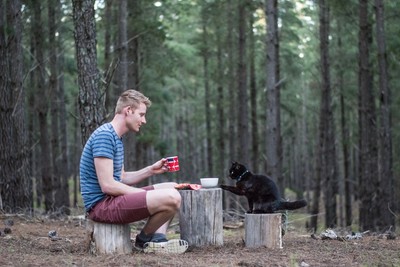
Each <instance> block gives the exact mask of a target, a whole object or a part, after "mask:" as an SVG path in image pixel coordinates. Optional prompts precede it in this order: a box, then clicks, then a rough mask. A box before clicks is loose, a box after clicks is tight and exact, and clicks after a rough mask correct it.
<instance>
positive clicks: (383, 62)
mask: <svg viewBox="0 0 400 267" xmlns="http://www.w3.org/2000/svg"><path fill="white" fill-rule="evenodd" d="M375 15H376V43H377V46H378V66H379V93H380V97H379V102H380V125H379V175H380V181H381V184H382V191H381V196H380V197H379V198H378V199H380V201H381V203H380V204H378V205H379V206H380V207H381V209H380V210H381V218H380V220H379V229H380V230H387V229H389V228H390V227H393V228H392V230H393V231H394V230H395V227H396V220H395V216H394V213H393V210H395V202H394V178H393V152H392V114H391V101H390V99H391V90H390V87H389V78H388V66H387V56H386V40H385V21H384V4H383V1H382V0H375Z"/></svg>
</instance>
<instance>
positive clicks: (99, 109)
mask: <svg viewBox="0 0 400 267" xmlns="http://www.w3.org/2000/svg"><path fill="white" fill-rule="evenodd" d="M72 4H73V20H74V26H75V33H74V38H75V47H76V58H77V66H78V84H79V111H80V118H81V133H82V145H85V144H86V141H87V139H88V138H89V136H90V135H91V134H92V132H93V131H94V130H95V129H96V128H97V127H99V126H100V125H101V124H102V123H103V121H104V118H105V108H104V95H103V92H102V91H101V89H100V73H99V70H98V69H97V50H96V26H95V25H96V24H95V23H96V22H95V18H94V14H95V12H94V1H93V0H73V1H72Z"/></svg>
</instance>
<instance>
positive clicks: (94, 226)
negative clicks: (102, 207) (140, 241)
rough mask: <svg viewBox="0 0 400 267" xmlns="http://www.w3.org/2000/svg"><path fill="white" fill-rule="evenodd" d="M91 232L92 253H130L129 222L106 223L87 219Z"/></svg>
mask: <svg viewBox="0 0 400 267" xmlns="http://www.w3.org/2000/svg"><path fill="white" fill-rule="evenodd" d="M87 227H88V228H89V230H90V232H91V242H90V252H91V253H92V254H97V253H99V254H129V253H132V243H131V227H130V225H129V224H107V223H99V222H94V221H91V220H88V224H87Z"/></svg>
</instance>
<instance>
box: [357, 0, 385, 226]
mask: <svg viewBox="0 0 400 267" xmlns="http://www.w3.org/2000/svg"><path fill="white" fill-rule="evenodd" d="M368 4H369V1H368V0H360V1H359V27H360V29H359V30H360V32H359V127H360V128H359V136H360V145H359V147H360V149H359V151H360V155H359V156H360V164H359V169H360V173H359V175H360V177H359V179H360V187H359V188H360V194H359V195H360V201H361V203H360V228H361V230H362V231H365V230H371V231H374V230H377V229H376V227H377V225H378V220H379V219H380V216H379V213H380V210H381V209H382V207H379V206H378V205H377V203H376V201H377V199H378V196H379V195H380V193H379V190H380V187H379V181H378V177H379V176H378V159H377V155H378V151H377V129H376V114H375V104H374V101H375V99H374V94H373V88H372V75H371V66H370V62H369V60H370V59H369V58H370V57H369V50H370V46H371V41H372V38H371V34H372V30H371V24H370V22H369V18H368V17H369V14H368V13H369V12H368Z"/></svg>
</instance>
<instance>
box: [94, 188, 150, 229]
mask: <svg viewBox="0 0 400 267" xmlns="http://www.w3.org/2000/svg"><path fill="white" fill-rule="evenodd" d="M142 189H144V190H146V191H144V192H139V193H132V194H127V195H121V196H117V197H114V196H106V198H104V199H103V200H101V201H100V202H98V203H97V204H96V205H95V206H94V207H93V208H92V209H91V210H90V211H89V214H88V217H89V219H91V220H93V221H95V222H102V223H116V224H125V223H131V222H136V221H140V220H143V219H146V218H148V217H150V212H149V210H148V209H147V204H146V194H147V191H149V190H153V189H154V187H153V186H146V187H142Z"/></svg>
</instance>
